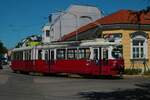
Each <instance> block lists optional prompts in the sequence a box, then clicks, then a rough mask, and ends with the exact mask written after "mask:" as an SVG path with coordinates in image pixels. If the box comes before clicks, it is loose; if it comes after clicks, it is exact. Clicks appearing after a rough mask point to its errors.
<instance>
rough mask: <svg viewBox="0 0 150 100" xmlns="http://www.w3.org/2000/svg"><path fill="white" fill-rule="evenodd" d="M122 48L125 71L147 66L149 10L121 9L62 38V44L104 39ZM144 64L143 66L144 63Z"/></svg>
mask: <svg viewBox="0 0 150 100" xmlns="http://www.w3.org/2000/svg"><path fill="white" fill-rule="evenodd" d="M110 36H111V37H113V38H114V41H116V40H119V41H120V42H121V43H122V45H123V57H124V60H125V67H126V68H140V69H142V72H144V71H145V69H148V67H149V66H150V61H149V58H150V53H149V52H150V45H149V44H150V39H149V36H150V9H147V10H141V11H131V10H120V11H117V12H115V13H113V14H110V15H108V16H105V17H103V18H100V19H98V20H96V21H94V22H92V23H89V24H87V25H84V26H82V27H80V28H78V29H77V30H76V31H73V32H71V33H69V34H67V35H65V36H63V37H62V38H61V40H63V41H72V40H82V39H93V38H98V37H104V38H106V39H109V38H110ZM143 62H146V63H143Z"/></svg>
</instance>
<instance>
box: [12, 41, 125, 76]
mask: <svg viewBox="0 0 150 100" xmlns="http://www.w3.org/2000/svg"><path fill="white" fill-rule="evenodd" d="M11 69H12V70H13V71H21V72H40V73H73V74H80V75H96V76H99V75H111V76H116V75H119V74H120V73H121V72H122V69H124V60H123V58H122V48H121V45H120V44H118V43H114V42H108V41H106V40H103V39H96V40H87V41H80V42H78V41H77V42H57V43H51V44H49V45H41V46H34V47H22V48H15V49H13V51H12V62H11Z"/></svg>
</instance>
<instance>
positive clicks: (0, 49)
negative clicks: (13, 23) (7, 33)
mask: <svg viewBox="0 0 150 100" xmlns="http://www.w3.org/2000/svg"><path fill="white" fill-rule="evenodd" d="M4 53H7V48H6V47H5V46H4V45H3V42H1V41H0V55H2V54H4Z"/></svg>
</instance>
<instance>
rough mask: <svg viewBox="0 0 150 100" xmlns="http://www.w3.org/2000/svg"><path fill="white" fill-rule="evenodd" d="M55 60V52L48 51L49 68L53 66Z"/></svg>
mask: <svg viewBox="0 0 150 100" xmlns="http://www.w3.org/2000/svg"><path fill="white" fill-rule="evenodd" d="M54 60H55V52H54V50H53V49H52V50H50V66H53V64H54Z"/></svg>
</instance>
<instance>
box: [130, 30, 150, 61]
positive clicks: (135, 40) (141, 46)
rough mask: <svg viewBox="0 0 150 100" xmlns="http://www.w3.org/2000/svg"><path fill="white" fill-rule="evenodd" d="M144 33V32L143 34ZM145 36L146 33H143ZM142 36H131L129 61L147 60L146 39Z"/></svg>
mask: <svg viewBox="0 0 150 100" xmlns="http://www.w3.org/2000/svg"><path fill="white" fill-rule="evenodd" d="M143 33H144V32H143ZM144 34H146V33H144ZM144 34H137V35H135V34H133V37H132V38H131V59H137V60H139V59H141V60H142V59H147V57H148V54H147V45H148V44H147V37H145V35H144Z"/></svg>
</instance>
